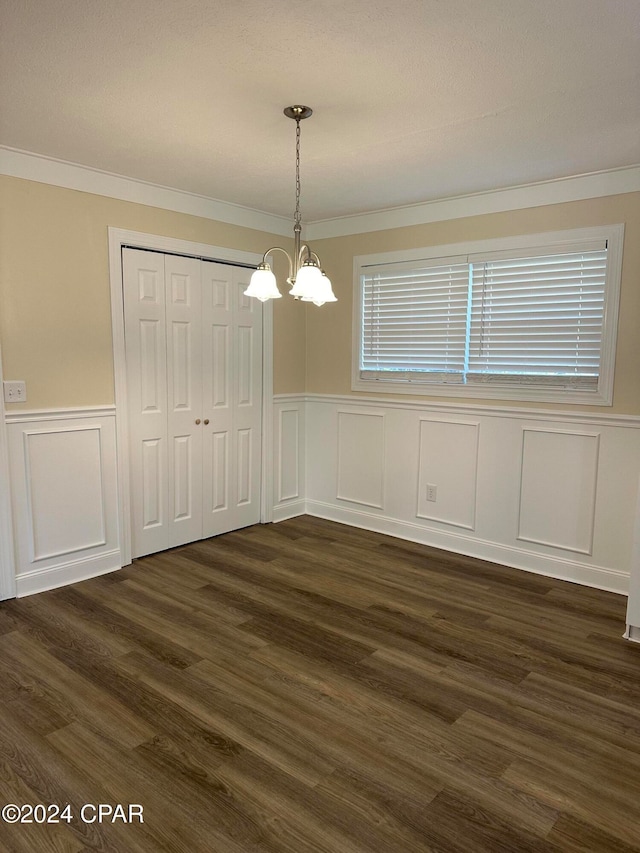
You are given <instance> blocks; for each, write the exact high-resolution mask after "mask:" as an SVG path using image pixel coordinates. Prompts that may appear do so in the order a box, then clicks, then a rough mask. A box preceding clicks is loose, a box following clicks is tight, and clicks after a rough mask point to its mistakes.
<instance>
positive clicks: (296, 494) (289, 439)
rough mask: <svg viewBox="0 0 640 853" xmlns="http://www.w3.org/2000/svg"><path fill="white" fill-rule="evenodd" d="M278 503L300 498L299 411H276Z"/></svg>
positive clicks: (293, 409)
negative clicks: (278, 463) (279, 461)
mask: <svg viewBox="0 0 640 853" xmlns="http://www.w3.org/2000/svg"><path fill="white" fill-rule="evenodd" d="M278 417H279V423H278V458H279V459H280V460H281V464H280V465H279V466H278V476H277V482H278V495H277V500H278V503H282V502H283V501H291V500H294V499H296V498H298V499H299V498H300V411H299V409H298V408H286V409H284V408H283V409H280V410H279V411H278Z"/></svg>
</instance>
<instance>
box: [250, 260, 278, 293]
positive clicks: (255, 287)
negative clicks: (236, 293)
mask: <svg viewBox="0 0 640 853" xmlns="http://www.w3.org/2000/svg"><path fill="white" fill-rule="evenodd" d="M244 295H245V296H254V297H255V298H256V299H259V300H260V302H266V301H267V299H280V297H281V296H282V294H281V293H280V291H279V290H278V285H277V283H276V277H275V275H274V274H273V272H272V270H271V267H270V266H269V264H267V263H265V264H260V266H259V267H258V268H257V270H256V271H255V272H254V273H253V275H252V276H251V281H250V282H249V287H247V289H246V290H245V292H244Z"/></svg>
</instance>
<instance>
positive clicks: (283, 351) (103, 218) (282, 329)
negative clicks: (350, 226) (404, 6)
mask: <svg viewBox="0 0 640 853" xmlns="http://www.w3.org/2000/svg"><path fill="white" fill-rule="evenodd" d="M617 222H624V223H625V243H624V260H623V270H622V293H621V304H620V323H619V332H618V348H617V359H616V375H615V388H614V405H613V408H612V409H606V411H613V412H616V413H620V414H623V413H624V414H640V370H639V365H640V334H639V329H640V193H629V194H627V195H618V196H611V197H607V198H600V199H590V200H587V201H580V202H572V203H568V204H559V205H553V206H548V207H538V208H530V209H527V210H519V211H511V212H507V213H497V214H488V215H485V216H475V217H469V218H467V219H456V220H450V221H446V222H436V223H431V224H429V225H420V226H411V227H407V228H397V229H392V230H388V231H378V232H374V233H370V234H360V235H354V236H350V237H340V238H334V239H328V240H317V241H315V242H314V244H313V248H314V249H315V250H316V251H317V252H318V253H319V254H320V256H321V258H322V262H323V265H324V267H325V268H326V270H327V272H328V273H329V275H330V276H331V279H332V281H333V283H334V288H335V291H336V295H337V296H338V299H339V301H338V302H337V303H335V304H332V305H325V306H323V307H322V308H316V307H315V306H313V305H309V306H303V305H302V304H300V303H298V302H295V301H294V300H292V299H287V298H283V299H280V300H278V301H276V302H275V303H274V391H275V393H276V394H282V393H300V392H303V391H304V390H307V391H308V392H310V393H320V394H349V393H352V392H351V378H350V377H351V322H352V320H351V310H352V290H353V258H354V256H355V255H363V254H370V253H373V252H385V251H394V250H398V249H405V248H406V249H409V248H417V247H420V246H429V245H445V244H447V243H457V242H463V241H465V240H480V239H484V238H490V237H502V236H510V235H516V234H525V233H535V232H538V231H548V230H556V229H562V228H578V227H582V226H589V225H601V224H611V223H617ZM109 226H113V227H117V228H125V229H130V230H134V231H143V232H146V233H149V234H160V235H166V236H169V237H175V238H179V239H183V240H193V241H195V242H200V243H208V244H211V245H217V246H226V247H230V248H234V249H240V250H244V251H252V252H258V253H261V252H263V251H264V250H265V249H266V248H268V247H269V246H270V245H274V244H279V245H287V243H288V240H287V239H286V238H283V237H279V236H274V235H272V234H266V233H264V232H261V231H256V230H252V229H248V228H241V227H239V226H235V225H227V224H225V223H221V222H214V221H212V220H209V219H203V218H200V217H196V216H188V215H186V214H180V213H174V212H172V211H166V210H161V209H159V208H153V207H147V206H145V205H140V204H133V203H130V202H124V201H119V200H116V199H110V198H104V197H102V196H97V195H92V194H89V193H83V192H77V191H74V190H67V189H61V188H59V187H53V186H48V185H46V184H40V183H36V182H32V181H25V180H22V179H19V178H9V177H2V176H0V344H1V346H2V356H3V368H4V378H5V379H23V380H25V381H26V383H27V394H28V401H27V403H26V404H23V405H22V406H10V407H9V408H21V407H23V408H27V409H39V408H55V407H72V406H91V405H98V406H99V405H106V404H110V403H113V400H114V392H113V366H112V350H111V311H110V296H109V266H108V242H107V228H108V227H109ZM276 263H278V264H279V263H280V262H279V260H277V261H276ZM276 271H277V272H278V273H279V278H280V279H282V278H283V276H282V275H281V274H280V273H282V272H283V269H282V266H279V267H277V270H276ZM429 399H434V398H433V397H430V398H429ZM440 399H446V398H440ZM458 399H459V398H458ZM475 402H478V403H480V402H481V401H475ZM488 402H491V401H488ZM494 402H495V401H494ZM516 405H517V404H516ZM523 405H530V404H523ZM541 406H542V407H543V408H546V409H549V408H553V406H552V405H551V404H541ZM580 408H584V409H588V408H590V407H580ZM591 408H594V410H597V407H591Z"/></svg>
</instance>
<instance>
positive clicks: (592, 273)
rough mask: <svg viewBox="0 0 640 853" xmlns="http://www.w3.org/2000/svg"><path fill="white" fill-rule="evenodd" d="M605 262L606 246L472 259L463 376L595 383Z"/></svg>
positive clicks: (599, 343)
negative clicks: (589, 249) (466, 357)
mask: <svg viewBox="0 0 640 853" xmlns="http://www.w3.org/2000/svg"><path fill="white" fill-rule="evenodd" d="M606 266H607V253H606V248H604V247H603V248H602V249H600V250H595V251H587V252H585V251H583V252H570V253H566V254H553V255H551V254H548V255H540V256H534V257H522V258H505V259H493V260H491V259H486V260H475V259H474V260H473V262H472V263H471V264H470V267H471V321H470V330H469V362H468V372H467V380H468V381H476V382H477V381H484V382H487V381H488V382H496V381H497V382H501V381H502V382H504V381H519V382H522V381H530V382H531V381H535V382H537V383H544V384H554V385H579V386H580V387H593V388H596V387H597V384H598V374H599V368H600V354H601V347H602V327H603V315H604V293H605V278H606ZM527 377H529V379H528V380H527Z"/></svg>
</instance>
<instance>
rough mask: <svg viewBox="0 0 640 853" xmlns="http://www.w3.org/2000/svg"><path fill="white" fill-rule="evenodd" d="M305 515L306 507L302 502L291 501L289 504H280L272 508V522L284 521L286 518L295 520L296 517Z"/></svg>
mask: <svg viewBox="0 0 640 853" xmlns="http://www.w3.org/2000/svg"><path fill="white" fill-rule="evenodd" d="M306 514H307V505H306V502H305V501H303V500H300V501H291V503H286V504H280V505H279V506H274V508H273V521H274V522H278V521H286V520H287V519H288V518H296V516H298V515H306Z"/></svg>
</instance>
